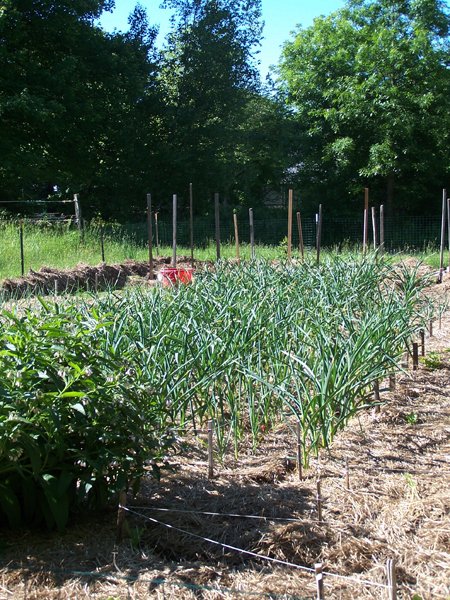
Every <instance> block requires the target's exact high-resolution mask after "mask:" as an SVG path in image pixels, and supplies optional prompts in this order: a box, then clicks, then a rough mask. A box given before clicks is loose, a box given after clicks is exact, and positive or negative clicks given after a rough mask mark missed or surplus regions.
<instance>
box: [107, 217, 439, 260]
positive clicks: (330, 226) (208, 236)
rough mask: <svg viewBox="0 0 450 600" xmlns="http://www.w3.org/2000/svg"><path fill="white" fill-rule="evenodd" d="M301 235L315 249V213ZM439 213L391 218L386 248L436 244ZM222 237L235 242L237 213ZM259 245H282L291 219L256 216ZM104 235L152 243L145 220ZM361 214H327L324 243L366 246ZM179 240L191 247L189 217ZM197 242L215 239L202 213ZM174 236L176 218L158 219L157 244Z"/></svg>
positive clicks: (246, 229) (246, 237)
mask: <svg viewBox="0 0 450 600" xmlns="http://www.w3.org/2000/svg"><path fill="white" fill-rule="evenodd" d="M301 225H302V235H303V241H304V244H305V246H307V247H310V248H313V247H315V245H316V233H317V223H316V216H315V215H313V216H309V217H307V218H302V224H301ZM440 227H441V220H440V217H425V216H417V217H392V218H386V219H385V223H384V238H385V244H384V246H385V249H386V250H387V251H389V252H398V251H402V250H406V249H408V250H414V251H424V250H427V249H428V248H429V247H437V246H438V243H439V239H440ZM219 231H220V240H221V242H223V243H234V242H235V232H234V226H233V216H232V214H229V215H221V218H220V229H219ZM238 233H239V240H240V241H241V242H243V243H250V222H249V219H248V217H246V216H243V217H240V218H239V220H238ZM253 233H254V241H255V244H262V245H268V246H280V245H282V244H283V243H284V242H285V240H286V236H287V217H286V218H270V219H258V218H254V225H253ZM105 234H106V235H109V236H113V237H114V236H116V237H117V236H118V237H120V238H121V239H123V240H127V241H129V242H132V243H135V244H138V245H139V244H140V245H143V244H146V243H147V242H148V233H147V224H146V223H145V222H143V223H127V224H124V225H121V226H116V227H114V226H111V225H106V226H105ZM362 235H363V217H361V218H355V217H351V218H350V217H346V218H344V217H332V216H328V217H327V216H326V215H325V216H324V218H323V224H322V245H323V246H324V247H335V246H338V247H345V246H355V245H361V244H362ZM176 237H177V243H178V244H179V245H180V246H184V247H189V244H190V225H189V221H188V220H183V221H179V222H178V223H177V230H176ZM193 237H194V246H195V247H198V248H202V247H205V246H207V245H208V244H210V243H211V242H212V241H214V240H215V239H216V234H215V223H214V221H213V220H212V219H210V218H206V217H201V218H196V219H195V220H194V225H193ZM299 237H300V236H299V229H298V227H297V226H296V224H294V226H293V229H292V244H293V246H294V247H296V246H298V244H299V241H300V239H299ZM172 239H173V230H172V222H171V221H170V220H169V219H164V220H161V219H157V220H156V222H155V221H154V222H153V243H155V244H157V245H160V246H170V245H171V244H172ZM375 239H376V240H377V242H378V243H379V228H377V229H376V231H375ZM369 243H371V244H372V245H373V230H371V231H370V233H369Z"/></svg>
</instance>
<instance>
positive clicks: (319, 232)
mask: <svg viewBox="0 0 450 600" xmlns="http://www.w3.org/2000/svg"><path fill="white" fill-rule="evenodd" d="M321 245H322V205H321V204H319V216H318V220H317V237H316V246H317V264H319V263H320V247H321Z"/></svg>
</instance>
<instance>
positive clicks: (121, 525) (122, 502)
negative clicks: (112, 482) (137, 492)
mask: <svg viewBox="0 0 450 600" xmlns="http://www.w3.org/2000/svg"><path fill="white" fill-rule="evenodd" d="M126 511H127V493H126V491H125V490H122V491H121V492H120V493H119V509H118V511H117V532H116V543H117V544H120V542H121V541H122V540H123V538H124V534H125V519H126Z"/></svg>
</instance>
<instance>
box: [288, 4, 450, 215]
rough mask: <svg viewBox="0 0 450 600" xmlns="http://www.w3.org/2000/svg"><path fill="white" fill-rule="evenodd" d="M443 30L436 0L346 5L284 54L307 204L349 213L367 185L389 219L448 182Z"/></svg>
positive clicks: (449, 85) (443, 15)
mask: <svg viewBox="0 0 450 600" xmlns="http://www.w3.org/2000/svg"><path fill="white" fill-rule="evenodd" d="M449 27H450V20H449V15H448V12H447V10H446V8H445V4H444V2H441V1H440V0H349V2H348V4H347V6H346V7H345V8H344V9H342V10H341V11H337V12H336V13H333V14H332V15H331V16H329V17H327V18H319V19H316V20H315V21H314V24H313V25H312V26H311V27H309V28H307V29H302V28H300V29H299V30H298V31H297V33H296V35H295V37H294V39H293V40H292V41H290V42H288V43H287V44H286V45H285V47H284V50H283V55H282V60H281V64H280V79H281V82H282V86H283V90H284V93H285V94H286V100H287V102H288V104H289V105H290V106H291V107H292V108H293V110H294V111H295V115H296V118H297V119H298V121H299V123H300V126H301V129H302V137H301V145H300V147H299V148H298V150H299V154H298V157H297V161H298V173H299V179H300V182H301V184H302V185H303V186H304V187H305V188H306V189H309V190H310V194H311V193H312V189H313V188H314V187H315V188H316V190H317V191H318V192H320V194H321V195H322V197H327V196H328V197H329V198H330V202H331V201H332V199H333V198H334V201H335V199H336V196H337V195H339V197H340V199H343V198H346V199H347V200H348V202H346V205H347V206H349V207H350V208H351V206H352V202H351V200H352V199H353V200H355V198H357V197H358V196H359V197H360V190H361V188H362V187H364V186H367V185H368V186H369V187H370V188H371V189H372V190H373V191H374V195H375V198H377V199H378V201H380V202H386V203H387V205H388V209H390V210H391V211H392V210H393V209H394V208H395V209H407V210H410V211H419V210H423V209H425V208H426V206H427V202H428V201H429V200H430V198H432V197H435V198H436V197H439V195H438V192H437V190H438V189H439V188H440V187H445V183H446V178H447V177H448V174H449V161H448V158H447V156H448V142H449V125H450V119H449V115H450V111H449V108H450V106H449V99H450V71H449V66H450V51H449V50H450V48H449V38H448V34H449ZM394 184H395V185H394ZM394 194H395V206H394ZM336 208H337V206H336Z"/></svg>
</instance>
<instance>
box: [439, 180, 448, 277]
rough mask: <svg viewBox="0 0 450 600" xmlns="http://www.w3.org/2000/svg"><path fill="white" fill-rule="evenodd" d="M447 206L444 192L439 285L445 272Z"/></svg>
mask: <svg viewBox="0 0 450 600" xmlns="http://www.w3.org/2000/svg"><path fill="white" fill-rule="evenodd" d="M446 206H447V190H445V189H444V190H442V215H441V249H440V255H439V275H438V280H437V282H438V283H442V274H443V271H444V242H445V213H446Z"/></svg>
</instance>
